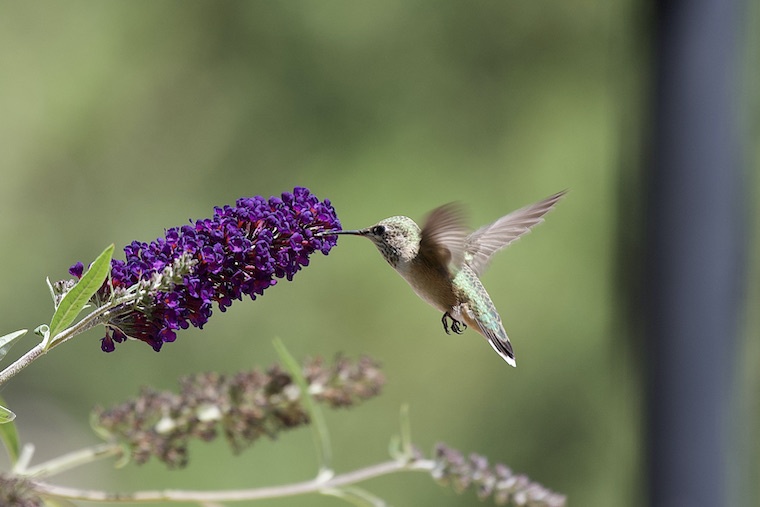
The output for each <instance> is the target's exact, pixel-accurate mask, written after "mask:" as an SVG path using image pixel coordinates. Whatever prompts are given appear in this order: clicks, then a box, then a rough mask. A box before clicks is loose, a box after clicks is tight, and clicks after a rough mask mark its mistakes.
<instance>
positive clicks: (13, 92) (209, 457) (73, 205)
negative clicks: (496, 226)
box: [0, 0, 647, 507]
mask: <svg viewBox="0 0 760 507" xmlns="http://www.w3.org/2000/svg"><path fill="white" fill-rule="evenodd" d="M634 4H635V2H630V1H624V0H617V1H601V0H580V1H576V2H572V3H568V2H561V1H556V0H555V1H547V2H534V1H530V0H515V1H511V2H497V1H478V2H432V1H422V2H414V3H411V2H403V1H398V0H396V1H387V2H363V1H359V2H348V1H327V2H281V3H280V2H224V3H221V2H212V1H196V0H192V1H187V0H186V1H182V2H179V1H164V2H94V1H78V2H67V3H60V2H52V1H34V2H23V3H22V2H13V3H10V2H8V3H3V4H2V5H0V64H1V65H2V74H3V77H2V80H1V81H0V87H1V90H2V92H1V93H0V110H2V115H1V116H0V139H2V149H0V171H1V174H2V184H1V185H0V231H2V235H3V245H4V247H5V248H3V252H2V259H3V264H4V266H6V269H3V270H2V271H0V281H1V282H2V286H3V288H4V289H3V290H2V291H0V305H2V308H4V309H5V311H4V312H3V319H2V326H3V329H4V330H5V331H6V332H7V331H9V330H14V329H19V328H24V327H26V328H33V327H35V326H36V325H37V323H42V322H47V321H48V320H49V318H50V313H51V305H50V303H49V302H48V299H47V298H48V294H47V287H46V286H45V283H44V278H45V276H48V275H49V276H50V278H51V279H52V280H58V279H61V278H65V277H67V276H68V275H67V268H68V266H70V265H71V264H73V263H74V262H76V261H78V260H81V261H84V262H87V261H89V260H91V259H93V258H94V257H95V256H96V255H97V254H98V253H99V252H100V251H101V250H102V249H103V248H104V247H105V246H106V245H108V244H109V243H111V242H113V243H115V244H116V245H117V254H116V257H117V258H119V257H120V252H119V251H118V245H122V246H123V245H125V244H127V243H129V242H130V241H132V240H134V239H137V240H141V241H150V240H152V239H154V238H156V237H157V236H159V235H161V234H162V233H163V229H164V228H167V227H171V226H176V225H181V224H183V223H186V222H187V220H188V219H190V218H193V219H198V218H203V217H207V216H210V214H211V213H212V209H213V207H214V206H220V205H224V204H228V203H233V202H234V201H235V199H237V198H238V197H241V196H250V195H257V194H258V195H264V196H269V195H272V194H275V195H276V194H279V193H280V192H282V191H285V190H291V189H292V188H293V186H295V185H302V186H307V187H309V188H311V189H312V190H313V191H314V192H315V193H316V194H317V195H318V196H319V197H320V198H329V199H331V200H332V202H333V204H334V205H335V207H336V209H337V211H338V215H339V217H340V218H341V220H342V223H343V226H344V227H346V228H357V227H363V226H367V225H369V224H372V223H374V222H376V221H377V220H379V219H382V218H385V217H387V216H390V215H396V214H405V215H409V216H411V217H413V218H416V219H422V218H423V217H424V215H425V213H426V212H427V211H429V210H430V209H432V208H434V207H436V206H438V205H440V204H442V203H445V202H448V201H452V200H459V201H462V202H464V203H467V204H468V205H469V209H470V214H471V217H470V218H471V221H472V225H473V226H479V225H481V224H483V223H486V222H487V221H490V220H493V219H495V218H497V217H499V216H501V215H503V214H506V213H507V212H509V211H511V210H513V209H515V208H518V207H520V206H523V205H525V204H529V203H531V202H534V201H537V200H539V199H541V198H544V197H546V196H548V195H550V194H552V193H554V192H557V191H559V190H562V189H564V188H570V189H571V192H570V194H569V195H568V197H567V198H566V199H565V200H564V201H563V202H562V203H560V205H559V206H558V207H557V209H556V210H555V211H554V212H552V213H551V214H550V215H549V216H548V220H547V223H546V224H544V225H541V226H540V227H539V228H538V229H537V230H536V231H535V232H534V233H533V234H530V235H529V236H528V237H527V238H525V239H523V240H522V241H520V242H519V243H517V244H516V245H514V246H512V247H511V248H510V249H509V250H508V251H507V252H504V253H502V254H500V255H499V257H498V258H497V259H496V260H495V262H494V263H493V265H492V266H491V268H490V270H489V271H488V272H487V273H486V274H485V276H484V277H483V281H484V283H485V285H486V287H487V288H488V289H489V292H490V294H491V296H492V298H493V300H494V302H495V303H496V305H497V307H498V308H499V309H500V311H501V315H502V317H503V319H504V321H505V326H506V329H507V331H508V333H509V334H510V336H511V337H512V341H513V344H514V346H515V351H516V354H517V360H518V364H519V367H518V368H517V369H512V368H509V367H508V366H507V365H506V364H505V363H504V362H503V361H502V360H501V359H499V358H498V356H496V355H495V354H494V353H493V352H492V350H491V349H490V347H489V346H488V345H487V343H486V342H485V341H484V340H482V338H480V337H479V335H477V334H476V333H474V332H473V331H469V332H466V333H465V334H464V335H462V336H447V335H445V334H443V331H442V329H441V324H440V315H439V314H438V313H437V312H436V311H435V310H433V309H431V308H430V307H428V306H426V305H425V304H424V303H423V302H421V301H420V300H419V299H418V298H417V297H416V296H415V295H414V294H413V293H412V291H411V290H409V288H408V287H407V286H406V285H405V283H404V282H403V280H401V278H399V277H398V276H397V275H396V274H395V273H393V271H392V270H391V269H390V268H389V267H388V266H387V265H386V264H385V263H384V262H383V260H382V258H381V257H380V256H379V254H378V253H377V252H376V251H375V249H374V248H373V247H372V245H371V244H370V243H369V242H367V241H364V240H361V239H358V238H351V237H344V238H341V240H340V244H339V247H338V248H336V249H335V250H334V251H333V252H332V253H331V254H330V255H329V256H328V257H323V256H322V255H319V254H318V255H315V256H314V257H313V259H312V263H311V266H309V267H308V268H307V269H305V270H304V271H303V272H301V273H299V274H298V275H297V276H296V278H295V279H294V281H293V282H291V283H287V282H282V283H280V284H278V285H277V286H276V287H274V288H272V289H270V290H269V291H268V292H267V293H266V294H265V297H262V298H261V299H259V300H257V301H255V302H251V301H244V302H236V303H235V304H234V305H233V307H232V308H231V309H230V310H229V311H228V312H226V313H225V314H221V312H218V311H216V312H215V316H214V317H213V318H212V319H211V321H210V322H209V323H208V325H207V326H206V327H205V329H204V330H203V331H198V330H195V329H192V330H188V331H184V332H181V333H180V335H179V338H178V340H177V341H176V342H175V343H173V344H168V345H167V346H166V347H165V348H164V349H163V351H162V352H161V353H160V354H156V353H155V352H153V350H151V349H150V348H149V347H147V346H145V345H143V344H141V343H134V342H130V343H127V344H122V345H121V346H119V347H117V350H116V352H114V353H112V354H104V353H103V352H101V351H100V348H99V342H98V339H99V338H100V337H101V332H102V329H96V330H93V331H90V332H88V333H87V334H86V335H83V336H81V337H79V338H77V339H76V340H74V341H72V342H70V343H67V344H66V346H65V347H60V348H58V349H56V350H55V351H54V353H51V354H49V355H48V356H46V357H44V358H42V359H41V360H39V361H38V362H37V363H35V364H34V365H32V366H31V367H30V368H28V369H27V370H26V371H24V372H23V373H22V374H20V375H19V376H18V377H17V378H15V379H13V380H12V381H11V382H10V384H9V385H8V386H7V387H6V388H5V390H4V392H3V395H4V396H5V397H6V399H7V400H8V402H9V403H10V406H11V408H12V409H14V410H15V411H16V412H17V413H18V415H19V416H18V419H17V423H18V425H19V428H20V432H21V437H22V439H23V440H25V441H33V442H35V443H37V444H38V450H37V453H38V454H37V459H43V458H45V457H52V456H55V455H57V454H59V453H61V452H65V451H67V450H71V449H72V448H73V447H72V446H73V445H75V444H82V443H84V444H86V443H94V442H95V441H96V438H95V437H94V435H91V434H90V433H89V432H88V429H87V427H86V425H87V416H88V411H89V409H90V408H91V407H92V406H93V405H95V404H103V405H106V406H110V405H111V404H114V403H118V402H121V401H123V400H124V399H125V398H127V397H129V396H133V395H134V394H136V392H137V390H138V387H139V386H140V385H141V384H150V385H153V386H155V387H157V388H176V380H175V379H176V378H177V377H178V376H181V375H184V374H188V373H191V372H199V371H206V370H217V371H226V372H234V371H237V370H240V369H245V368H250V367H252V366H254V365H260V366H266V365H268V364H270V363H272V362H274V361H275V360H276V353H275V351H274V348H273V346H272V339H273V338H274V337H276V336H279V337H281V338H282V339H283V340H284V341H285V343H286V344H287V346H288V348H289V349H290V351H291V352H292V353H293V354H294V355H296V356H297V357H299V358H300V357H303V356H309V355H316V354H322V355H325V356H328V357H329V356H332V355H334V354H335V353H337V352H339V351H343V352H346V353H348V354H351V355H359V354H369V355H371V356H373V357H375V358H377V359H379V360H381V361H382V362H383V364H384V367H385V368H384V371H385V373H386V375H387V377H388V384H387V388H386V390H385V392H384V394H383V396H381V397H380V398H379V399H377V400H373V401H371V402H369V403H367V404H366V405H363V406H361V407H359V408H357V409H355V410H351V411H349V412H337V413H336V412H331V413H329V414H328V415H327V416H328V422H329V425H330V429H331V430H332V434H333V440H334V445H335V461H336V463H335V464H336V468H337V470H338V471H347V470H349V469H351V468H353V467H359V466H364V465H368V464H371V463H374V462H378V461H381V460H385V459H387V443H388V440H389V437H390V436H391V434H393V433H396V432H397V431H398V428H397V425H398V408H399V406H400V405H401V404H402V403H405V402H408V403H409V404H410V406H411V416H412V429H413V435H414V439H415V442H416V443H417V444H418V445H420V446H421V447H422V448H423V449H425V450H426V451H427V450H429V449H431V448H432V446H433V445H434V443H435V442H437V441H444V442H446V443H447V444H449V445H451V446H453V447H456V448H458V449H461V450H462V451H463V452H478V453H481V454H485V455H487V456H488V457H489V458H490V459H491V460H492V461H500V462H504V463H506V464H508V465H509V466H511V467H512V468H513V469H514V470H516V471H520V472H524V473H527V474H528V475H529V476H530V477H531V478H532V479H534V480H536V481H539V482H541V483H543V484H544V485H546V486H547V487H549V488H552V489H554V490H556V491H559V492H562V493H566V494H568V495H569V497H570V499H571V504H572V505H578V506H581V505H582V506H588V507H594V506H608V505H616V506H626V505H630V506H634V505H641V502H642V496H641V495H642V494H643V492H642V491H641V488H640V479H641V477H640V475H639V474H640V473H639V467H640V460H641V455H640V454H641V452H640V423H641V421H640V419H639V415H638V414H639V410H640V407H639V404H640V393H639V387H638V376H637V371H636V368H635V367H634V364H633V363H634V357H635V356H633V355H632V354H631V352H630V350H631V347H630V346H627V345H626V344H625V343H624V341H625V339H626V338H628V337H629V336H628V335H627V334H626V330H625V329H623V328H622V325H621V324H620V323H619V322H618V321H617V319H616V317H617V316H618V315H619V312H618V310H617V307H616V304H617V302H618V301H619V299H618V297H617V294H618V290H619V289H618V286H617V278H616V272H615V269H614V261H615V255H616V253H617V252H616V248H617V246H616V239H617V231H616V225H615V224H616V212H617V209H616V206H617V204H616V203H617V192H618V191H619V188H618V179H619V177H620V173H621V171H624V170H625V169H630V168H631V167H635V166H636V164H637V163H638V161H639V160H638V158H637V157H638V156H639V155H638V151H637V150H638V143H639V140H638V138H637V135H638V130H639V129H640V128H641V127H640V125H641V120H642V118H641V112H640V110H639V106H640V103H641V100H642V97H643V95H642V94H643V89H644V87H643V86H642V83H644V82H645V79H646V77H647V76H646V72H645V69H646V65H645V63H646V60H645V58H644V55H643V53H642V48H644V47H645V44H644V43H642V42H641V39H640V37H641V35H640V34H639V35H636V36H634V33H635V32H636V31H637V30H639V29H640V27H639V26H638V24H639V23H640V18H641V13H640V12H639V11H638V9H640V7H637V6H635V5H634ZM9 266H12V267H13V268H12V269H8V267H9ZM22 288H23V289H22ZM35 339H36V337H33V336H27V337H25V338H24V339H23V340H22V341H21V344H20V345H18V346H17V347H16V349H15V350H14V352H17V351H18V349H23V348H24V347H27V348H28V347H31V346H32V345H33V344H34V343H35ZM27 414H29V415H27ZM35 414H37V415H35ZM56 414H57V415H56ZM192 452H193V455H192V456H191V465H190V467H189V468H188V469H187V470H185V471H180V472H176V471H174V472H167V471H164V470H163V469H162V468H161V467H160V466H158V465H156V464H149V465H147V466H144V467H141V468H138V467H134V466H129V467H127V468H126V469H125V470H120V471H112V470H110V469H109V468H108V467H107V466H106V467H102V466H96V467H89V468H87V469H84V470H82V471H80V472H78V473H69V474H66V475H65V476H62V477H61V478H60V479H58V481H59V482H68V483H71V484H76V485H83V486H90V487H98V488H107V489H112V490H134V489H156V488H204V489H221V488H234V487H255V486H263V485H272V484H282V483H287V482H292V481H298V480H305V479H308V478H310V477H311V476H312V474H313V473H314V472H315V471H316V461H315V458H314V457H313V447H312V444H311V442H310V435H309V432H308V430H300V431H294V432H293V433H291V434H287V435H284V436H283V437H282V438H281V440H280V441H277V442H274V443H271V442H262V443H258V444H257V445H256V446H255V447H253V448H252V449H250V450H249V451H247V452H245V453H244V454H243V455H241V456H239V457H232V458H231V457H229V456H228V455H227V448H226V446H224V444H223V443H221V442H219V443H218V444H197V445H195V446H194V447H193V448H192ZM365 486H366V487H367V488H368V489H369V490H371V491H373V492H375V493H377V494H379V495H380V496H382V497H384V498H385V499H386V500H387V501H389V502H390V503H392V504H394V505H437V506H458V505H471V504H472V503H473V502H474V501H475V500H474V499H475V496H474V494H473V493H472V492H470V493H468V494H465V495H462V496H459V495H456V494H454V493H452V492H451V491H448V490H445V489H441V488H439V487H438V486H437V485H435V484H434V483H433V482H432V481H431V480H430V479H429V477H425V476H422V475H414V474H410V475H402V476H389V477H384V478H381V479H376V480H373V481H370V482H368V483H366V484H365ZM339 504H341V502H340V501H339V500H337V499H334V498H321V497H309V498H299V499H286V500H279V501H271V502H260V503H258V504H257V505H272V506H277V505H339Z"/></svg>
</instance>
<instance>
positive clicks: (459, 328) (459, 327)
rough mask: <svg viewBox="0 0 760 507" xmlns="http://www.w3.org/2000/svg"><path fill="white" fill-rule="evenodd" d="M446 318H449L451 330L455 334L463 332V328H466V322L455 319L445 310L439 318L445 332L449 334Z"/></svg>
mask: <svg viewBox="0 0 760 507" xmlns="http://www.w3.org/2000/svg"><path fill="white" fill-rule="evenodd" d="M447 318H448V319H451V330H452V331H454V332H455V333H456V334H462V333H464V330H465V329H467V324H465V323H464V322H463V321H461V320H457V319H455V318H454V317H452V316H451V314H450V313H449V312H446V313H444V314H443V318H442V319H441V322H443V330H444V331H446V334H451V333H450V332H449V323H448V321H447V320H446V319H447Z"/></svg>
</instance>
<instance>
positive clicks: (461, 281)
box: [320, 190, 567, 366]
mask: <svg viewBox="0 0 760 507" xmlns="http://www.w3.org/2000/svg"><path fill="white" fill-rule="evenodd" d="M566 192H567V190H564V191H562V192H559V193H557V194H554V195H553V196H551V197H548V198H547V199H544V200H543V201H540V202H537V203H535V204H531V205H530V206H526V207H524V208H520V209H518V210H516V211H513V212H512V213H510V214H508V215H506V216H503V217H501V218H499V219H498V220H496V221H495V222H494V223H492V224H489V225H486V226H483V227H481V228H480V229H478V230H476V231H475V232H473V233H471V234H468V232H469V231H468V229H467V226H466V225H465V220H464V213H463V210H462V208H461V206H460V205H458V204H456V203H449V204H445V205H443V206H441V207H439V208H436V209H434V210H433V211H432V212H431V213H430V214H429V215H428V217H427V219H426V220H425V224H424V226H423V227H422V229H420V228H419V226H418V225H417V224H416V223H415V222H414V220H412V219H411V218H409V217H405V216H395V217H390V218H386V219H385V220H381V221H379V222H378V223H376V224H375V225H373V226H371V227H368V228H366V229H359V230H353V231H326V232H323V233H321V234H320V235H325V236H326V235H332V234H352V235H355V236H364V237H365V238H369V239H370V240H371V241H372V242H373V243H374V244H375V246H376V247H377V249H378V250H380V253H381V254H383V257H384V258H385V260H386V261H388V264H390V265H391V266H392V267H393V269H395V270H396V271H398V273H399V274H400V275H401V276H402V277H404V280H406V281H407V282H408V283H409V285H411V286H412V289H414V292H416V293H417V295H418V296H419V297H420V298H422V299H423V300H424V301H426V302H427V303H428V304H430V305H431V306H433V307H434V308H437V309H438V310H440V311H442V312H443V317H442V318H441V322H442V323H443V329H444V331H446V333H447V334H450V332H449V323H448V322H449V320H450V321H451V330H452V331H454V332H455V333H456V334H462V333H463V332H464V330H465V329H466V328H467V327H468V326H470V327H472V328H473V329H475V330H476V331H478V332H479V333H480V334H481V335H483V336H484V337H485V338H486V339H487V340H488V343H489V344H490V345H491V347H493V349H494V350H495V351H496V352H497V353H498V354H499V355H500V356H501V357H502V358H503V359H504V360H505V361H506V362H507V363H509V364H510V365H512V366H517V363H516V362H515V354H514V352H513V351H512V344H511V343H510V342H509V338H508V337H507V333H506V331H505V330H504V326H502V324H501V317H500V316H499V313H498V312H497V311H496V307H495V306H494V304H493V302H492V301H491V298H490V297H489V296H488V293H487V292H486V289H485V288H484V287H483V284H482V283H481V282H480V279H479V277H480V275H482V274H483V272H484V271H485V268H486V266H487V265H488V262H489V261H490V259H491V256H492V255H493V254H494V253H495V252H497V251H498V250H501V249H502V248H504V247H506V246H507V245H509V244H510V243H512V242H513V241H515V240H516V239H518V238H519V237H520V236H522V235H523V234H525V233H527V232H529V231H530V229H531V227H533V226H535V225H538V224H539V223H541V222H543V221H544V219H543V216H544V215H545V214H546V213H547V212H548V211H549V210H551V209H552V207H553V206H554V205H555V204H556V203H557V201H559V200H560V198H562V196H563V195H565V193H566Z"/></svg>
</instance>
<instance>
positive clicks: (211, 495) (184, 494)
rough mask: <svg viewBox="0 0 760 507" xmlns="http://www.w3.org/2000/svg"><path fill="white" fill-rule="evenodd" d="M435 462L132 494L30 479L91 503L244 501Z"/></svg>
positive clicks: (47, 491) (44, 490)
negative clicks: (235, 486) (246, 485)
mask: <svg viewBox="0 0 760 507" xmlns="http://www.w3.org/2000/svg"><path fill="white" fill-rule="evenodd" d="M434 467H435V462H434V461H432V460H424V459H423V460H412V461H406V462H403V461H396V460H394V461H386V462H384V463H378V464H376V465H371V466H368V467H366V468H361V469H359V470H354V471H352V472H348V473H345V474H341V475H336V476H335V477H333V478H332V479H329V480H318V479H312V480H309V481H305V482H296V483H293V484H286V485H283V486H272V487H265V488H254V489H239V490H221V491H190V490H163V491H136V492H134V493H108V492H105V491H99V490H87V489H78V488H69V487H66V486H57V485H55V484H49V483H45V482H37V481H31V484H32V485H33V487H34V489H35V490H37V491H38V492H39V493H41V494H43V495H52V496H55V497H58V498H66V499H69V500H86V501H91V502H111V503H119V502H123V503H127V502H133V503H137V502H198V503H200V502H242V501H245V500H262V499H265V498H282V497H287V496H295V495H303V494H305V493H320V492H321V491H322V490H326V489H332V488H339V487H342V486H347V485H350V484H354V483H356V482H361V481H365V480H367V479H371V478H373V477H379V476H381V475H387V474H392V473H396V472H402V471H421V472H432V470H433V469H434Z"/></svg>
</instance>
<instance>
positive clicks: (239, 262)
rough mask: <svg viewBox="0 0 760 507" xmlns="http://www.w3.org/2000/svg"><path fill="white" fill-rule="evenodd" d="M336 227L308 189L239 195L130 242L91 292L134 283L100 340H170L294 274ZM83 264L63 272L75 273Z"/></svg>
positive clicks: (106, 346)
mask: <svg viewBox="0 0 760 507" xmlns="http://www.w3.org/2000/svg"><path fill="white" fill-rule="evenodd" d="M334 229H340V222H339V221H338V218H337V216H336V215H335V210H334V209H333V207H332V205H331V204H330V201H329V200H327V199H325V200H324V201H320V200H319V199H317V197H316V196H314V195H313V194H311V193H310V192H309V189H307V188H303V187H296V188H295V189H294V190H293V193H290V192H283V194H282V196H281V197H270V198H269V199H264V198H263V197H261V196H256V197H250V198H241V199H238V201H237V202H236V203H235V206H224V207H223V208H215V209H214V216H213V217H212V218H208V219H203V220H197V221H190V224H189V225H184V226H182V227H173V228H171V229H167V230H166V234H165V235H164V237H163V238H158V239H157V240H155V241H153V242H151V243H141V242H138V241H134V242H132V244H130V245H128V246H127V247H125V248H124V253H125V254H126V261H121V260H112V261H111V277H110V280H106V282H105V283H104V284H103V286H102V287H101V288H100V290H99V291H98V293H97V294H96V295H95V297H94V299H96V300H97V301H96V303H97V302H103V301H107V300H109V298H110V297H112V296H114V295H115V296H119V295H123V294H126V293H127V291H129V290H133V289H134V287H137V289H138V294H140V296H139V297H138V299H137V301H136V303H135V304H134V306H131V307H128V308H127V309H125V311H123V312H118V313H117V315H116V316H114V317H111V318H110V319H109V320H108V321H107V322H106V323H105V326H106V336H105V337H104V338H103V339H102V341H101V348H102V349H103V350H104V351H105V352H111V351H113V350H114V348H115V346H114V342H116V343H121V342H122V341H124V340H125V339H126V338H136V339H138V340H142V341H144V342H145V343H147V344H148V345H150V346H151V347H153V349H154V350H156V351H159V350H161V346H162V345H163V344H164V342H171V341H174V340H175V339H176V337H177V335H176V331H177V330H178V329H187V328H188V327H189V326H190V325H193V326H195V327H198V328H202V327H203V325H204V324H205V323H206V322H207V321H208V319H209V317H210V316H211V313H212V305H213V303H216V304H217V305H218V306H219V309H220V310H221V311H225V310H226V309H227V307H228V306H230V305H231V304H232V301H233V300H235V299H242V298H243V295H246V296H250V297H251V299H256V295H257V294H258V295H261V294H263V292H264V289H266V288H267V287H271V286H272V285H275V284H276V283H277V281H276V280H275V278H287V279H288V280H292V279H293V275H294V274H295V273H296V272H297V271H298V270H300V269H301V267H302V266H307V265H308V264H309V255H311V254H312V253H314V252H315V251H321V252H322V253H323V254H325V255H327V253H328V252H329V251H330V249H331V248H332V247H333V246H335V244H336V242H337V237H336V236H316V235H315V233H317V232H322V231H325V230H334ZM82 272H83V265H82V264H81V263H79V262H78V263H77V264H75V265H74V266H72V267H71V269H69V273H71V274H72V275H73V276H76V277H77V278H81V276H82Z"/></svg>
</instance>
